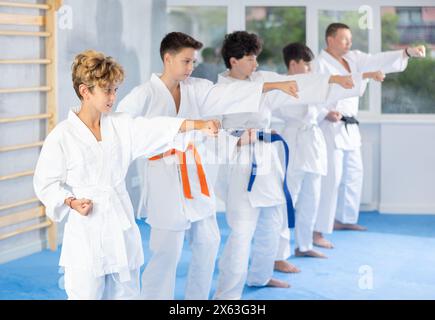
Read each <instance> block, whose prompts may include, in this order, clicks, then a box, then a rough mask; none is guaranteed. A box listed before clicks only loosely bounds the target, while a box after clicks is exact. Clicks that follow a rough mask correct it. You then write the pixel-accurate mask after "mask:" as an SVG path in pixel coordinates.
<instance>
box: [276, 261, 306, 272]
mask: <svg viewBox="0 0 435 320" xmlns="http://www.w3.org/2000/svg"><path fill="white" fill-rule="evenodd" d="M274 269H275V270H276V271H280V272H284V273H298V272H301V270H300V269H299V268H298V267H296V266H295V265H293V264H291V263H290V262H288V261H285V260H277V261H275V266H274Z"/></svg>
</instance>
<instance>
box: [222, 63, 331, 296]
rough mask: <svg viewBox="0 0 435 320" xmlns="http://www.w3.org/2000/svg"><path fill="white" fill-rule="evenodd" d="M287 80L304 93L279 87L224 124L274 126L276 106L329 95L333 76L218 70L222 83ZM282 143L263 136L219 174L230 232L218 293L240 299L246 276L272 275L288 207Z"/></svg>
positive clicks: (257, 280)
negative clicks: (241, 74) (241, 75)
mask: <svg viewBox="0 0 435 320" xmlns="http://www.w3.org/2000/svg"><path fill="white" fill-rule="evenodd" d="M286 80H296V81H297V84H298V87H299V93H298V95H299V99H296V98H294V97H291V96H289V95H287V94H284V93H283V92H280V91H276V90H275V91H271V92H269V93H267V94H264V95H263V99H262V103H261V107H260V111H259V112H258V113H252V114H240V115H228V116H224V117H223V120H222V125H223V127H224V128H228V129H231V128H235V129H248V128H257V129H261V130H265V131H270V122H271V113H272V110H273V109H274V108H278V107H288V108H292V107H293V106H294V105H296V104H299V103H318V102H319V101H324V99H325V98H326V96H327V93H328V90H329V86H328V81H329V76H322V75H295V76H283V75H279V74H276V73H273V72H265V71H258V72H254V73H253V74H252V75H251V77H250V78H249V79H247V80H246V81H242V80H237V79H234V78H231V77H230V76H229V73H228V71H227V72H225V73H223V74H221V75H219V79H218V83H230V82H257V81H260V82H263V81H267V82H270V81H286ZM315 101H317V102H315ZM279 148H283V146H282V143H280V142H276V143H267V142H263V141H257V142H255V143H254V144H251V145H245V146H242V147H240V149H239V152H238V155H237V157H236V160H235V163H234V164H230V165H228V166H227V167H226V168H225V169H223V168H222V170H221V172H220V174H219V178H220V181H219V183H218V185H219V188H218V190H219V196H220V197H222V198H223V200H224V201H225V203H226V219H227V222H228V225H229V226H230V228H231V232H230V235H229V237H228V240H227V243H226V244H225V249H224V251H223V254H222V256H221V257H220V259H219V276H218V284H217V289H216V293H215V296H214V298H215V299H240V298H241V295H242V291H243V286H244V284H245V282H246V281H247V284H248V285H250V286H264V285H266V284H267V282H268V281H269V280H270V279H271V277H272V274H273V265H274V260H275V258H276V255H277V250H278V244H279V233H280V230H281V226H282V218H283V215H284V213H283V211H285V212H286V205H285V203H286V202H285V196H284V192H283V177H284V170H283V166H282V164H281V161H280V159H279V153H278V150H279ZM253 153H255V159H256V163H257V176H256V179H255V183H254V185H253V188H252V190H251V192H248V191H247V186H248V181H249V177H250V173H251V165H252V155H253ZM286 214H287V213H285V215H286ZM256 229H257V231H256ZM253 237H254V244H253V249H252V259H251V266H250V268H249V275H248V262H249V254H250V251H251V250H250V247H251V241H252V239H253Z"/></svg>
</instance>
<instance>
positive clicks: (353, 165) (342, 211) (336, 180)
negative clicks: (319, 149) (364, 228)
mask: <svg viewBox="0 0 435 320" xmlns="http://www.w3.org/2000/svg"><path fill="white" fill-rule="evenodd" d="M325 136H326V135H325ZM326 145H327V148H328V174H327V175H326V176H325V177H322V187H321V195H320V203H319V212H318V214H317V221H316V225H315V227H314V229H315V231H318V232H322V233H332V231H333V228H334V219H336V220H337V221H339V222H341V223H352V224H354V223H357V222H358V217H359V206H360V202H361V192H362V185H363V165H362V158H361V148H356V149H352V150H342V149H337V148H335V146H334V143H333V141H331V140H330V139H328V138H326Z"/></svg>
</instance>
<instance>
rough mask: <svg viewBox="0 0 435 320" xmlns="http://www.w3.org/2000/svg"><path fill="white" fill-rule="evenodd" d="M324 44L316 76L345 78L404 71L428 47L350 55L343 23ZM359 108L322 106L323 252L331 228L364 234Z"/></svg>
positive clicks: (350, 103) (342, 103) (344, 103)
mask: <svg viewBox="0 0 435 320" xmlns="http://www.w3.org/2000/svg"><path fill="white" fill-rule="evenodd" d="M325 40H326V45H327V47H326V49H324V50H322V51H321V52H320V54H319V55H318V57H317V58H316V59H315V60H314V62H313V72H318V73H322V74H325V73H326V74H341V75H347V74H350V73H354V72H372V71H378V70H380V71H382V72H383V73H384V74H387V73H391V72H401V71H403V70H405V68H406V66H407V64H408V59H409V58H411V57H424V56H425V48H424V46H418V47H408V48H406V49H405V50H396V51H387V52H381V53H377V54H373V55H372V54H367V53H363V52H361V51H358V50H351V47H352V33H351V31H350V29H349V27H348V26H347V25H345V24H342V23H332V24H330V25H329V26H328V27H327V29H326V33H325ZM358 103H359V98H358V97H353V98H346V99H342V100H339V101H338V102H336V103H330V104H326V105H323V106H322V110H321V112H320V119H322V121H321V123H320V127H321V129H322V131H323V134H324V136H325V140H326V145H327V149H328V170H327V171H328V173H327V175H326V176H325V177H324V178H322V191H321V197H320V205H319V212H318V215H317V221H316V225H315V231H316V232H315V237H314V243H315V244H316V245H319V246H322V247H332V243H331V242H329V241H328V240H326V239H325V238H324V237H323V233H332V230H333V228H335V229H338V230H343V229H347V230H366V228H365V227H362V226H360V225H358V224H357V222H358V216H359V206H360V200H361V191H362V182H363V166H362V158H361V136H360V132H359V127H358V120H357V119H356V116H357V113H358ZM334 219H335V225H334Z"/></svg>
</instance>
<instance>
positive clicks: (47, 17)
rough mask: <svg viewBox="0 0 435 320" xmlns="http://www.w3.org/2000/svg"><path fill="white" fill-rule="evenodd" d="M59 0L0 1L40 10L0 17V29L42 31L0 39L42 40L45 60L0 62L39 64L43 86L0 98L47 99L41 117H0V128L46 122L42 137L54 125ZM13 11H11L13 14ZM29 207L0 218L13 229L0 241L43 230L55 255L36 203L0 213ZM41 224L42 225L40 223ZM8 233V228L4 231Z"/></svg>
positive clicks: (51, 233) (50, 230) (50, 226)
mask: <svg viewBox="0 0 435 320" xmlns="http://www.w3.org/2000/svg"><path fill="white" fill-rule="evenodd" d="M62 1H63V0H47V1H46V2H45V3H20V2H8V1H0V7H8V8H15V9H16V10H20V9H35V10H42V11H43V12H44V13H45V14H43V15H27V14H26V15H25V14H9V13H0V25H14V26H38V27H39V28H40V29H44V30H42V31H38V32H30V31H15V30H1V29H0V36H8V37H38V38H40V39H42V40H45V55H46V56H45V57H43V58H39V57H38V58H34V59H9V60H1V58H0V65H1V64H12V65H26V64H27V65H28V64H39V65H44V66H45V67H46V73H45V78H46V79H45V82H46V83H45V84H44V85H42V86H38V87H28V88H9V89H3V88H0V94H20V93H24V92H40V93H41V94H46V95H47V99H46V101H47V105H46V112H45V113H42V114H33V115H25V116H19V117H9V118H6V117H2V116H0V125H3V124H8V123H16V122H21V121H40V120H44V121H46V133H47V134H48V133H49V132H50V131H51V130H52V129H53V128H54V127H55V125H56V122H57V105H56V103H57V102H56V22H55V21H56V11H57V10H58V9H59V7H60V6H61V5H62ZM15 9H13V10H15ZM0 67H1V66H0ZM42 144H43V141H37V142H30V143H26V144H21V145H12V146H0V153H2V152H17V151H19V150H23V149H28V148H40V147H41V146H42ZM33 174H34V170H27V171H23V172H16V173H12V174H8V175H4V176H0V182H2V181H9V180H12V179H19V178H21V177H27V176H33ZM29 204H37V206H36V207H34V208H32V209H29V210H25V211H21V212H15V213H12V214H8V215H3V216H0V229H1V228H4V227H13V230H12V231H8V232H5V233H1V232H0V240H3V239H7V238H11V237H14V236H17V235H20V234H24V233H27V232H30V231H33V230H38V229H47V237H48V246H49V248H50V249H51V250H53V251H55V250H56V248H57V227H56V224H55V223H54V222H52V221H51V220H50V219H48V217H46V215H45V208H44V206H42V205H41V203H40V202H39V200H38V199H37V198H36V197H35V198H31V199H24V200H21V201H18V202H15V203H9V204H0V211H4V210H9V209H13V208H19V207H22V206H25V205H29ZM31 220H37V221H38V222H37V223H33V222H32V224H30V225H26V226H25V227H16V225H18V224H21V223H24V222H30V221H31ZM41 220H42V222H41ZM8 229H10V228H8Z"/></svg>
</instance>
